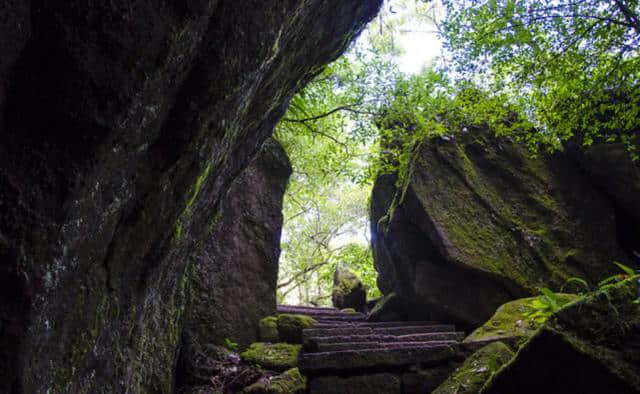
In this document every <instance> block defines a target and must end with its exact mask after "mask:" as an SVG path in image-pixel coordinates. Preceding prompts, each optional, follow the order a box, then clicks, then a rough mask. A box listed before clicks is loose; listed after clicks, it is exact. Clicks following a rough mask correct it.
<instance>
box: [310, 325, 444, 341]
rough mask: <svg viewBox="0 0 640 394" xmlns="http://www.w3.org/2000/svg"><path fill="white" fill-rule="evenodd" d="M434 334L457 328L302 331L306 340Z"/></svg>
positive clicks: (346, 328)
mask: <svg viewBox="0 0 640 394" xmlns="http://www.w3.org/2000/svg"><path fill="white" fill-rule="evenodd" d="M434 332H455V326H452V325H446V324H435V325H428V326H398V327H351V326H346V327H337V328H315V327H312V328H307V329H305V330H303V331H302V335H303V337H304V338H312V337H333V336H347V335H373V334H379V335H411V334H426V333H434Z"/></svg>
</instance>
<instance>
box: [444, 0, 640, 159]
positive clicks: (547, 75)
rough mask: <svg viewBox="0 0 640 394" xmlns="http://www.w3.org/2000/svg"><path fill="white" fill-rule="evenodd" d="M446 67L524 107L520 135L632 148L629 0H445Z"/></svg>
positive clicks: (634, 73) (639, 34) (635, 76)
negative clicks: (526, 121)
mask: <svg viewBox="0 0 640 394" xmlns="http://www.w3.org/2000/svg"><path fill="white" fill-rule="evenodd" d="M443 3H444V5H445V7H446V9H447V17H446V19H445V20H444V21H443V23H442V25H441V28H442V32H443V36H444V38H445V43H446V45H445V46H446V48H447V49H448V51H449V54H448V56H447V59H448V65H449V66H451V67H449V68H448V72H449V73H450V74H452V75H456V76H457V78H458V79H461V80H467V81H475V82H479V83H480V84H481V85H482V86H484V87H486V88H487V89H489V90H491V91H492V92H494V93H496V94H505V96H506V98H507V99H508V100H510V102H512V103H514V104H517V105H518V107H519V108H521V110H522V111H523V112H525V113H527V114H528V115H529V117H530V119H531V120H532V121H533V122H534V124H535V126H536V130H535V132H532V133H529V134H528V135H527V139H528V140H529V142H531V143H532V144H538V143H542V144H545V145H546V146H550V147H553V148H558V147H560V143H561V141H562V140H566V139H569V138H571V137H573V136H578V137H579V139H580V141H581V142H582V143H583V144H586V145H589V144H591V143H593V142H594V141H608V142H611V141H622V142H624V143H625V144H627V146H628V147H629V148H631V150H632V154H634V155H636V157H637V145H638V132H639V130H640V127H639V126H640V121H639V119H640V118H639V116H638V115H639V112H638V111H639V109H640V89H638V82H639V77H640V63H639V62H640V59H639V58H638V44H639V43H640V19H639V16H638V10H639V9H638V1H636V0H613V1H610V0H607V1H602V0H559V1H558V0H553V1H552V0H546V1H539V0H519V1H515V0H484V1H480V2H478V1H470V0H444V1H443Z"/></svg>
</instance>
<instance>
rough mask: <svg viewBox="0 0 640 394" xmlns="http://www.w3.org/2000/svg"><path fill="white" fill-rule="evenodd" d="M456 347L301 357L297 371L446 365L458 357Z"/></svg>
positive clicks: (393, 348) (426, 346)
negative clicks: (427, 364) (442, 363)
mask: <svg viewBox="0 0 640 394" xmlns="http://www.w3.org/2000/svg"><path fill="white" fill-rule="evenodd" d="M458 345H459V344H457V343H456V344H424V345H421V346H419V347H409V348H407V347H401V346H392V345H390V346H388V347H385V348H384V349H372V350H367V349H365V350H346V351H331V352H318V353H302V354H301V355H300V357H299V358H298V367H299V368H300V371H301V372H302V373H304V374H307V375H316V376H317V375H329V374H333V373H335V374H349V373H351V372H354V371H358V372H363V371H372V372H374V371H386V370H387V369H397V368H399V367H403V366H407V365H414V364H422V363H429V364H433V363H440V362H446V361H448V360H451V359H454V358H456V357H458V356H459V354H458Z"/></svg>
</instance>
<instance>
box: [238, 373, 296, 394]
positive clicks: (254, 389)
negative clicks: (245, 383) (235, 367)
mask: <svg viewBox="0 0 640 394" xmlns="http://www.w3.org/2000/svg"><path fill="white" fill-rule="evenodd" d="M306 390H307V379H306V378H305V377H304V376H302V374H301V373H300V371H299V370H298V368H292V369H290V370H288V371H286V372H284V373H283V374H281V375H278V376H275V377H273V378H270V379H261V380H260V381H258V382H256V383H254V384H252V385H251V386H249V387H247V388H245V389H244V391H243V393H251V394H292V393H294V394H302V393H304V392H306Z"/></svg>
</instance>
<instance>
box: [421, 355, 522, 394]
mask: <svg viewBox="0 0 640 394" xmlns="http://www.w3.org/2000/svg"><path fill="white" fill-rule="evenodd" d="M513 354H514V353H513V351H512V350H511V349H509V347H508V346H507V345H505V344H504V343H502V342H493V343H491V344H489V345H487V346H485V347H483V348H481V349H480V350H478V351H477V352H475V353H474V354H472V355H471V356H470V357H469V358H467V359H466V360H465V362H464V363H463V364H462V365H461V366H460V367H459V368H458V369H456V370H455V371H454V372H453V373H452V374H451V375H450V376H449V377H448V378H447V380H446V381H445V382H444V383H443V384H441V385H440V386H438V388H437V389H436V390H435V391H433V393H434V394H475V393H478V392H479V391H480V389H481V388H482V386H483V385H484V383H485V382H486V381H487V380H488V379H490V377H491V376H492V375H493V374H494V373H496V371H498V369H499V368H500V367H501V366H502V365H504V364H506V363H507V362H509V360H511V358H512V357H513Z"/></svg>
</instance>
